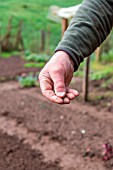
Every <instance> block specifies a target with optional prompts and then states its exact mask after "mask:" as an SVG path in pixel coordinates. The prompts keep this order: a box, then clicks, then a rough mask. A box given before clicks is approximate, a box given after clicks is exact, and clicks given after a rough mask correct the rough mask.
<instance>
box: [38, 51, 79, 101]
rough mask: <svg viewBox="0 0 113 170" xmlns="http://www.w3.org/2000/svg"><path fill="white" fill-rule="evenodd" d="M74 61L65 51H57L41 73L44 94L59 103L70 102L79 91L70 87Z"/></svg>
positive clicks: (41, 86)
mask: <svg viewBox="0 0 113 170" xmlns="http://www.w3.org/2000/svg"><path fill="white" fill-rule="evenodd" d="M73 65H74V64H73V61H72V60H71V58H70V57H69V55H68V54H67V53H65V52H64V51H58V52H56V53H55V54H54V55H53V57H52V58H51V59H50V61H49V62H48V63H47V64H46V65H45V67H44V68H43V69H42V71H41V72H40V74H39V82H40V88H41V91H42V94H43V95H44V96H45V97H47V98H48V99H49V100H50V101H52V102H54V103H58V104H69V103H70V100H72V99H74V98H75V97H76V96H78V95H79V93H78V92H77V91H76V90H73V89H70V88H69V84H70V82H71V79H72V77H73V72H74V67H73Z"/></svg>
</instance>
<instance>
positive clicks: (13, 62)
mask: <svg viewBox="0 0 113 170" xmlns="http://www.w3.org/2000/svg"><path fill="white" fill-rule="evenodd" d="M24 64H25V61H24V60H23V59H22V58H21V57H19V56H12V57H10V58H7V59H4V58H1V57H0V81H5V80H11V79H15V78H16V77H17V76H19V75H21V74H22V73H29V72H37V71H39V69H38V68H25V67H24Z"/></svg>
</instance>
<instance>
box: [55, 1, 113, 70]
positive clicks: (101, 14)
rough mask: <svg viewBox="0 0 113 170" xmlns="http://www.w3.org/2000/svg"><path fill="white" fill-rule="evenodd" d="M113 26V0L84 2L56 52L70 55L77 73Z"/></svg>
mask: <svg viewBox="0 0 113 170" xmlns="http://www.w3.org/2000/svg"><path fill="white" fill-rule="evenodd" d="M112 24H113V0H84V1H83V3H82V5H81V7H80V8H79V9H78V11H77V13H76V14H75V16H74V18H73V19H72V21H71V23H70V25H69V27H68V29H67V31H66V32H65V34H64V36H63V38H62V40H61V42H60V43H59V44H58V46H57V48H56V50H55V52H56V51H60V50H62V51H65V52H66V53H68V54H69V56H70V57H71V58H72V60H73V61H74V66H75V71H76V70H77V69H78V67H79V65H80V63H81V62H82V61H83V59H84V57H87V56H89V55H90V54H91V53H92V52H93V51H94V50H95V49H96V48H97V47H98V46H100V44H101V43H102V42H103V41H104V40H105V39H106V37H107V36H108V34H109V33H110V31H111V29H112Z"/></svg>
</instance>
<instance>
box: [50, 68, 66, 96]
mask: <svg viewBox="0 0 113 170" xmlns="http://www.w3.org/2000/svg"><path fill="white" fill-rule="evenodd" d="M51 78H52V81H53V83H54V91H55V94H56V95H57V96H58V97H61V98H63V97H64V96H65V94H66V87H65V82H64V74H63V72H60V71H57V72H54V73H53V74H52V75H51Z"/></svg>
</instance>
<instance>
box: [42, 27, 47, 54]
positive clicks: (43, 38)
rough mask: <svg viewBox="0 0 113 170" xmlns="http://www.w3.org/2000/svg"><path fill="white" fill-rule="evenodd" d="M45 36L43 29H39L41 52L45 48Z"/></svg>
mask: <svg viewBox="0 0 113 170" xmlns="http://www.w3.org/2000/svg"><path fill="white" fill-rule="evenodd" d="M45 37H46V34H45V31H44V30H42V31H41V51H42V52H43V51H44V49H45Z"/></svg>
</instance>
